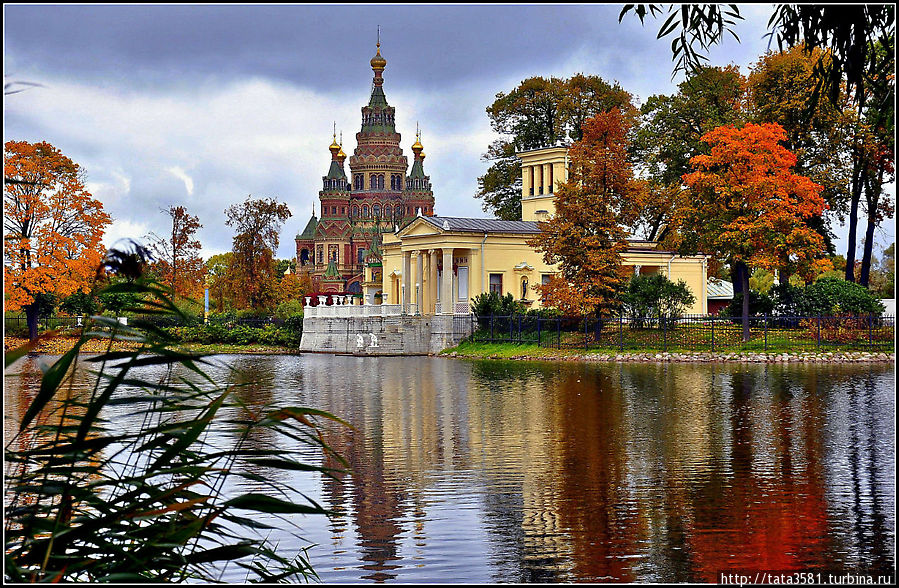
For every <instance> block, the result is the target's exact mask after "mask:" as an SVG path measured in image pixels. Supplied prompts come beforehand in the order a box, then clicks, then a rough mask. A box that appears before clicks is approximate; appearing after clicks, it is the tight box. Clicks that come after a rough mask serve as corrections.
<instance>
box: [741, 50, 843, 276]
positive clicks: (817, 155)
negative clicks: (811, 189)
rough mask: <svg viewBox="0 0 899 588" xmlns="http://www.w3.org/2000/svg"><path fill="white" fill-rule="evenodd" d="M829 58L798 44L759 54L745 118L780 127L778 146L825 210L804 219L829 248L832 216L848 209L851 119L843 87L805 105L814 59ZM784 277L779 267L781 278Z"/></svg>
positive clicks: (812, 86)
mask: <svg viewBox="0 0 899 588" xmlns="http://www.w3.org/2000/svg"><path fill="white" fill-rule="evenodd" d="M828 58H829V56H828V55H826V54H825V53H824V52H823V51H822V50H820V49H814V50H812V51H811V52H807V51H806V50H805V48H804V47H802V46H798V47H793V48H791V49H789V50H787V51H782V52H776V53H774V52H771V53H767V54H766V55H764V56H762V57H761V58H760V59H759V61H758V62H756V63H755V64H754V65H753V67H752V71H751V73H750V75H749V84H748V92H747V94H748V100H747V103H748V107H747V110H748V114H747V118H748V119H749V120H750V121H752V122H755V123H758V124H762V123H777V124H779V125H780V126H781V127H783V129H784V132H785V133H786V140H785V142H784V145H783V146H784V147H786V148H787V149H788V150H789V151H791V152H793V154H794V155H796V169H795V172H796V173H797V174H799V175H803V176H806V177H808V178H810V179H811V180H812V181H814V182H815V183H816V184H819V185H821V186H822V192H821V195H822V197H823V198H824V201H825V202H826V203H827V206H828V210H827V212H828V214H827V215H826V216H821V217H811V218H809V219H808V223H809V226H811V227H813V228H814V229H815V230H817V231H818V232H819V233H821V235H822V236H823V237H824V239H825V242H826V244H827V248H828V251H833V244H832V239H833V234H832V231H831V228H830V227H831V222H832V220H833V218H831V217H835V218H836V220H839V221H841V222H842V221H843V219H844V218H845V215H846V214H847V213H848V212H849V203H850V179H851V176H852V167H853V161H852V157H851V151H852V150H851V148H850V147H851V140H852V136H853V124H854V122H853V115H852V108H851V104H850V102H849V99H848V96H847V94H846V93H845V92H843V93H841V94H840V96H839V97H838V101H839V103H838V104H833V103H831V102H830V101H826V100H822V101H815V102H814V107H812V108H810V107H809V105H810V104H812V99H813V94H814V92H815V65H816V64H817V63H819V62H822V61H825V62H826V60H827V59H828ZM852 247H853V248H854V247H855V245H854V244H853V245H852ZM788 278H789V276H788V275H787V274H786V273H785V272H782V273H781V275H780V279H781V282H785V281H786V280H787V279H788Z"/></svg>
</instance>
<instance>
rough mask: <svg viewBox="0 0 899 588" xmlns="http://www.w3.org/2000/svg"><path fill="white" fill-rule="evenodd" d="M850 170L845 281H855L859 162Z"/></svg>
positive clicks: (859, 183)
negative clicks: (850, 192)
mask: <svg viewBox="0 0 899 588" xmlns="http://www.w3.org/2000/svg"><path fill="white" fill-rule="evenodd" d="M856 166H858V167H857V169H853V170H852V199H851V201H850V203H849V237H848V241H849V244H848V245H847V246H846V280H847V281H849V282H854V281H855V241H856V230H857V228H858V203H859V201H861V195H862V194H861V192H862V181H861V162H860V161H859V162H857V163H856Z"/></svg>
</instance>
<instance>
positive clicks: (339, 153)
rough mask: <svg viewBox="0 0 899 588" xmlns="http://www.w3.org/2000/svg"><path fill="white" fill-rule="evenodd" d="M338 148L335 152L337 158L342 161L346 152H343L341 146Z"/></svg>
mask: <svg viewBox="0 0 899 588" xmlns="http://www.w3.org/2000/svg"><path fill="white" fill-rule="evenodd" d="M339 149H340V151H338V152H337V159H340V160H341V161H342V160H344V159H346V153H344V152H343V147H340V148H339Z"/></svg>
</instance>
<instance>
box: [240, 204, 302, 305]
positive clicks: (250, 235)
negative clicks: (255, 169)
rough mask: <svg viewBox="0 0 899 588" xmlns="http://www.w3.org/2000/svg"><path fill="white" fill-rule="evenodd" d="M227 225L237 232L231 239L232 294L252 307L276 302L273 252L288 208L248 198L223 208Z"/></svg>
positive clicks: (242, 303)
mask: <svg viewBox="0 0 899 588" xmlns="http://www.w3.org/2000/svg"><path fill="white" fill-rule="evenodd" d="M225 216H226V217H227V219H228V220H227V221H226V222H225V224H227V225H228V226H229V227H234V229H235V230H236V231H237V234H236V235H235V236H234V239H233V247H232V251H233V253H234V269H235V276H234V281H235V286H236V290H235V294H236V295H237V296H238V299H239V301H240V304H241V305H242V306H244V307H246V306H249V307H250V308H253V309H255V310H258V309H263V308H269V307H271V306H272V304H273V303H274V301H275V288H276V286H277V281H276V277H275V271H276V270H275V251H277V249H278V241H279V239H278V235H279V233H280V232H281V226H282V225H283V224H284V221H285V220H287V219H288V218H290V216H291V214H290V209H289V208H288V207H287V205H286V204H284V203H279V202H276V201H275V200H274V199H273V198H259V199H255V200H253V199H252V198H251V197H249V196H248V197H247V199H246V200H245V201H244V202H243V203H241V204H234V205H232V206H229V207H228V208H226V209H225Z"/></svg>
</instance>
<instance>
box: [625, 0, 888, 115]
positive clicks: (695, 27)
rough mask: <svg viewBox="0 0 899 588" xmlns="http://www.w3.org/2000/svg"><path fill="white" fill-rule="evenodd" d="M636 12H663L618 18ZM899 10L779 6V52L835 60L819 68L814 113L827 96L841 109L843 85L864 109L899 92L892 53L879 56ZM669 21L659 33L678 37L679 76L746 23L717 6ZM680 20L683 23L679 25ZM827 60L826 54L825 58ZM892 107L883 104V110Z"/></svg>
mask: <svg viewBox="0 0 899 588" xmlns="http://www.w3.org/2000/svg"><path fill="white" fill-rule="evenodd" d="M630 11H633V12H634V14H636V15H637V17H638V18H639V19H640V22H641V23H642V22H644V19H645V17H646V14H647V13H649V14H650V15H651V16H653V17H657V16H660V15H661V14H662V9H661V8H660V7H659V6H657V5H654V4H626V5H625V6H624V8H622V10H621V13H620V14H619V15H618V21H619V22H621V20H622V19H623V18H624V15H625V14H627V13H628V12H630ZM895 11H896V9H895V6H893V5H891V4H855V5H848V4H842V5H839V4H834V5H821V4H815V5H803V4H798V5H797V4H779V5H776V6H775V7H774V13H773V14H772V15H771V18H770V19H769V20H768V28H769V29H771V30H770V32H769V33H768V36H769V37H770V38H772V39H773V38H776V39H777V44H778V48H779V49H781V50H783V49H784V47H795V46H797V45H803V46H804V48H805V50H806V51H807V52H811V51H813V50H815V49H826V50H827V52H828V53H829V54H830V58H829V59H826V60H819V61H817V62H816V64H815V86H814V92H813V94H812V97H811V100H810V102H809V104H808V106H809V109H810V110H811V109H813V108H814V107H815V105H816V103H817V101H818V99H819V97H820V96H821V95H822V94H824V95H826V96H827V97H828V98H829V99H830V101H831V103H833V104H838V102H839V96H840V93H841V91H842V85H843V84H844V83H845V84H846V85H847V86H848V87H849V89H850V91H851V92H852V95H853V96H852V99H853V101H854V102H855V104H856V105H857V106H858V107H859V108H861V107H863V106H864V105H865V101H866V92H867V89H869V88H870V87H871V86H878V85H881V86H888V85H892V86H895V78H894V76H893V74H894V71H895V69H896V66H895V56H894V54H893V53H892V52H889V53H888V54H879V53H878V52H877V51H876V50H875V49H874V47H875V45H876V44H878V43H881V44H883V45H884V46H890V47H892V40H893V38H894V37H895V34H896V33H895V19H896V14H895ZM668 13H669V16H668V18H667V20H666V21H665V22H664V23H663V24H662V26H661V28H660V29H659V34H658V38H660V39H661V38H662V37H666V36H668V35H670V34H672V33H675V32H676V31H678V30H679V33H677V36H676V38H675V39H674V41H673V42H672V43H671V51H672V54H673V57H674V58H675V59H676V60H677V65H676V66H675V68H674V73H675V74H677V72H679V71H680V72H684V73H688V72H691V71H695V70H697V69H699V67H701V66H702V65H704V63H705V62H707V61H708V58H707V57H706V56H705V55H703V53H702V52H698V51H696V49H695V48H694V46H695V45H698V46H699V48H700V50H701V51H703V52H704V51H707V50H708V49H709V48H710V47H711V46H712V45H714V44H717V43H720V42H721V40H722V39H723V38H724V36H725V33H729V34H730V35H732V36H733V37H734V38H735V39H736V40H737V41H739V40H740V39H739V37H738V36H737V34H736V32H734V29H735V25H736V21H737V20H743V17H742V16H740V9H739V7H738V6H737V5H736V4H728V5H727V6H726V7H724V6H719V5H714V4H698V5H682V6H675V5H670V6H669V7H668ZM678 16H680V18H679V19H678ZM821 55H822V56H823V53H822V54H821ZM885 106H887V104H886V103H885V102H884V103H880V104H879V107H885Z"/></svg>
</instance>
